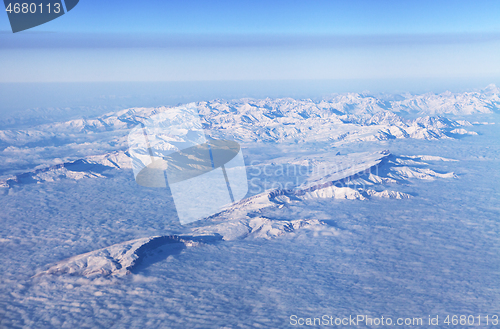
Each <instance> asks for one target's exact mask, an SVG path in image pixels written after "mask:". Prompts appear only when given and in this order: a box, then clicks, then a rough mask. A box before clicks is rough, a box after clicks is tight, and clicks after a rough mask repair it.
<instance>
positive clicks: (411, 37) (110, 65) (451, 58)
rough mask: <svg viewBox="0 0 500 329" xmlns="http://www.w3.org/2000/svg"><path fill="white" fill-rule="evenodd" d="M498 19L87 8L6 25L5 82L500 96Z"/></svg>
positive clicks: (433, 9) (358, 10)
mask: <svg viewBox="0 0 500 329" xmlns="http://www.w3.org/2000/svg"><path fill="white" fill-rule="evenodd" d="M499 9H500V3H498V2H492V1H475V2H474V3H472V2H467V1H440V2H433V1H409V2H405V3H404V4H403V3H400V2H397V1H381V2H376V3H374V2H370V1H349V2H340V1H334V2H332V1H315V2H307V3H306V2H289V1H287V2H285V1H275V2H272V3H271V2H265V1H238V2H229V1H218V2H215V3H211V4H210V5H209V4H207V3H204V2H202V1H187V2H183V3H177V4H173V3H170V2H168V3H167V2H162V1H149V2H146V3H141V4H140V5H137V3H136V2H132V1H121V2H120V5H119V6H118V5H117V4H116V3H114V2H109V3H101V2H96V1H81V2H80V3H79V4H78V6H77V7H75V9H74V10H72V11H71V12H69V13H68V14H66V15H64V16H62V17H60V18H58V19H56V20H53V21H51V22H48V23H46V24H43V25H41V26H38V27H35V28H33V29H30V30H27V31H24V32H20V33H16V34H12V33H11V32H10V26H9V22H8V18H7V15H6V14H3V15H0V31H2V32H0V70H1V72H2V75H1V76H0V82H1V83H27V82H29V83H48V82H64V83H65V82H174V81H183V82H191V81H207V82H208V81H218V82H224V81H240V82H242V81H271V82H273V81H274V82H275V83H273V84H271V85H270V92H271V93H276V90H278V89H279V84H280V81H291V82H294V81H310V80H313V81H316V80H317V81H345V82H346V84H348V85H349V87H348V88H344V89H343V90H341V89H342V88H341V86H342V83H337V86H340V87H338V88H337V89H339V90H332V91H331V92H337V91H340V92H341V91H345V90H346V89H347V90H349V91H358V92H359V91H363V90H366V89H369V90H370V91H379V90H381V91H389V92H391V91H394V90H404V91H426V90H429V86H432V88H434V89H435V90H436V91H442V90H445V89H450V86H451V89H453V88H456V89H459V90H457V91H461V90H464V89H472V88H484V87H485V86H486V85H488V84H489V83H495V84H497V85H500V57H499V56H498V54H499V53H500V22H499V21H498V19H497V15H496V13H498V12H499ZM366 81H375V83H371V84H368V83H366ZM388 81H389V82H390V83H387V82H388ZM377 82H378V83H377ZM398 85H402V86H403V87H402V88H397V86H398ZM249 86H250V84H249ZM377 86H380V87H379V88H378V89H379V90H373V89H377V88H376V87H377ZM370 87H371V88H370ZM331 89H335V86H334V85H333V84H332V88H331Z"/></svg>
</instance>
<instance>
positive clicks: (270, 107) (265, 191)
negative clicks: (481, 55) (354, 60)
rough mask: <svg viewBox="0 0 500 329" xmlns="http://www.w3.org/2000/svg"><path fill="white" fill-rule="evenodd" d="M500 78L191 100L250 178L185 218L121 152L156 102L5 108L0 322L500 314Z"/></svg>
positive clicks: (262, 322)
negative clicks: (480, 84) (371, 90)
mask: <svg viewBox="0 0 500 329" xmlns="http://www.w3.org/2000/svg"><path fill="white" fill-rule="evenodd" d="M499 95H500V90H499V89H498V88H496V87H495V86H492V85H491V86H488V87H487V88H486V89H485V90H483V91H481V92H470V93H449V92H447V93H443V94H438V95H436V94H425V95H409V94H407V95H383V96H378V97H376V96H371V95H367V94H341V95H335V96H332V97H331V98H328V99H324V100H322V101H312V100H294V99H264V100H253V99H243V100H233V101H222V100H215V101H210V102H202V103H197V104H196V106H197V107H198V109H199V112H200V117H201V120H202V123H203V125H204V128H205V129H206V134H207V135H208V136H209V137H212V138H221V139H222V138H224V139H229V140H235V141H237V142H238V143H239V144H240V145H241V148H242V151H243V154H244V156H245V163H246V165H247V168H246V169H247V177H248V185H249V192H248V194H247V195H246V197H245V198H244V199H243V200H241V201H239V202H236V203H233V204H230V205H227V206H226V207H225V208H224V209H222V211H220V212H218V213H216V214H213V215H212V216H210V217H209V218H205V219H203V220H200V221H197V222H193V223H190V224H188V225H181V224H180V223H179V219H178V218H177V214H176V210H175V206H174V202H173V199H172V196H171V195H170V191H169V189H168V188H148V187H142V186H139V185H138V184H136V182H135V180H134V175H133V172H132V166H131V162H130V158H129V153H128V151H127V135H128V133H129V132H130V129H131V128H132V127H134V126H135V125H137V124H138V123H140V122H141V121H142V120H144V119H146V118H147V117H149V116H151V115H152V114H156V113H159V112H161V111H169V108H168V107H164V108H133V109H129V110H124V111H120V112H117V113H107V114H104V115H101V116H98V117H95V118H88V119H81V120H72V121H63V122H53V123H49V124H48V123H44V124H41V125H23V122H22V120H21V121H20V122H18V128H14V127H12V125H10V126H9V128H8V129H7V128H5V129H3V130H1V131H0V206H1V208H0V209H1V211H0V218H1V221H2V224H3V225H2V226H1V227H0V249H1V253H0V258H1V264H2V265H1V267H0V327H1V328H289V327H301V326H299V325H298V324H297V325H293V321H291V319H292V318H293V317H292V316H296V318H304V319H306V318H322V317H323V316H325V315H326V316H327V317H328V318H329V317H330V316H332V317H333V319H335V318H336V317H338V318H345V317H347V318H349V316H352V317H356V316H358V315H364V316H365V317H367V316H369V317H372V318H381V317H382V316H383V317H384V318H385V319H387V318H391V319H393V321H394V322H396V319H398V318H403V319H405V318H412V319H413V318H422V319H423V325H422V326H420V327H428V325H427V324H428V318H429V316H431V317H433V318H435V317H436V316H438V317H439V325H438V326H434V327H440V328H445V327H449V326H448V325H446V324H445V322H444V320H445V318H446V316H447V315H449V316H450V317H451V316H453V315H457V316H459V317H460V316H461V315H465V316H469V315H472V316H474V317H475V326H476V327H480V328H486V327H495V325H493V324H492V322H491V321H492V319H494V318H495V316H500V239H499V235H500V222H499V219H500V129H499V128H498V125H499V124H500V120H499V119H500V117H499V112H500V96H499ZM486 316H488V317H489V318H488V319H489V321H490V323H489V324H488V325H486V324H485V321H486ZM478 317H480V319H481V324H480V325H478ZM333 326H335V325H333ZM316 327H321V326H320V325H317V326H316ZM325 327H331V326H330V325H328V326H326V325H325ZM356 327H360V328H364V327H377V326H370V325H369V324H368V323H365V322H360V323H358V325H357V326H356ZM380 327H384V326H380ZM415 327H418V326H415Z"/></svg>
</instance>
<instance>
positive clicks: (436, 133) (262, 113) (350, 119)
mask: <svg viewBox="0 0 500 329" xmlns="http://www.w3.org/2000/svg"><path fill="white" fill-rule="evenodd" d="M196 106H197V107H198V110H199V113H200V117H201V120H202V123H203V125H204V128H205V129H206V133H207V135H209V136H210V137H213V138H226V139H233V140H236V141H238V142H239V143H240V144H244V143H251V142H259V143H260V142H264V143H271V142H273V143H274V142H277V143H299V144H300V143H311V142H313V143H326V144H328V145H329V146H330V147H339V146H344V145H348V144H351V143H358V142H366V141H379V140H390V139H421V140H422V139H423V140H438V139H449V138H459V137H462V136H467V135H473V134H475V132H474V131H470V129H471V127H472V126H473V125H474V124H479V123H474V124H472V123H470V122H469V121H467V120H464V119H463V117H460V118H458V119H457V118H455V117H454V116H453V115H461V116H463V115H469V114H478V113H495V112H498V111H499V109H500V89H499V88H497V87H495V86H494V85H490V86H488V87H487V88H486V89H484V90H483V91H480V92H465V93H451V92H445V93H442V94H424V95H409V94H407V95H382V96H378V97H376V96H372V95H368V94H355V93H348V94H339V95H334V96H332V97H330V98H325V99H323V100H321V101H312V100H309V99H305V100H295V99H291V98H283V99H263V100H253V99H241V100H234V101H222V100H214V101H210V102H200V103H197V104H196ZM168 109H169V108H168V107H160V108H132V109H126V110H122V111H118V112H112V113H107V114H104V115H101V116H98V117H96V118H94V119H77V120H70V121H64V122H53V123H49V124H41V125H35V126H32V127H30V128H22V129H13V128H10V129H4V130H0V150H1V152H0V179H2V180H3V181H4V182H5V180H6V179H13V177H14V176H13V175H22V174H27V175H28V176H30V175H32V174H33V173H34V172H36V170H39V169H42V170H45V169H46V168H48V167H54V168H56V167H57V166H61V165H64V164H65V163H72V162H75V161H78V160H84V159H85V158H87V157H88V156H106V155H107V154H111V153H113V152H125V151H126V150H127V147H128V145H127V134H128V133H129V131H130V129H131V128H132V127H134V126H135V125H137V124H138V123H140V122H142V121H144V120H145V119H146V118H148V117H150V116H151V115H154V114H157V113H159V112H162V111H168ZM37 173H39V172H37Z"/></svg>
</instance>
